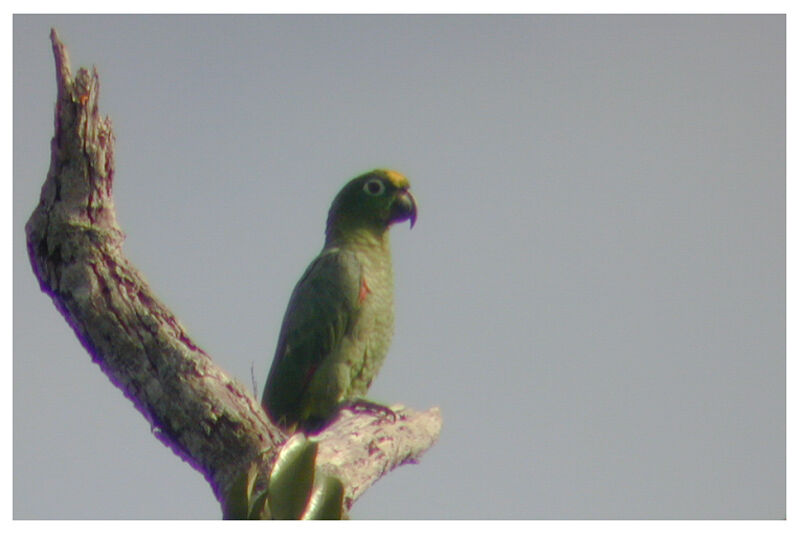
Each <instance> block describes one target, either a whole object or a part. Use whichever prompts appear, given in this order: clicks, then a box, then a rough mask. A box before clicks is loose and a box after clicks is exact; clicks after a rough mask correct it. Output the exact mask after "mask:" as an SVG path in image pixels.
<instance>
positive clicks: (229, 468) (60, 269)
mask: <svg viewBox="0 0 800 534" xmlns="http://www.w3.org/2000/svg"><path fill="white" fill-rule="evenodd" d="M50 37H51V41H52V45H53V53H54V55H55V63H56V80H57V85H58V99H57V102H56V109H55V133H54V136H53V140H52V146H51V161H50V170H49V172H48V174H47V178H46V180H45V182H44V185H43V186H42V192H41V197H40V201H39V204H38V206H37V207H36V209H35V210H34V212H33V214H32V215H31V217H30V219H29V220H28V223H27V225H26V228H25V231H26V236H27V245H28V253H29V256H30V260H31V264H32V266H33V270H34V273H35V275H36V277H37V278H38V280H39V283H40V285H41V288H42V290H43V291H44V292H45V293H47V294H48V295H50V297H51V298H52V300H53V303H54V304H55V306H56V307H57V308H58V310H59V311H60V312H61V313H62V314H63V316H64V318H65V319H66V321H67V322H68V323H69V325H70V326H71V327H72V328H73V330H74V331H75V334H76V335H77V336H78V339H79V340H80V341H81V343H82V344H83V346H84V347H85V348H86V350H87V351H88V352H89V354H90V355H91V356H92V359H93V360H94V361H95V362H96V363H97V364H98V365H99V366H100V368H101V369H102V370H103V372H104V373H105V374H106V375H108V377H109V378H110V379H111V381H112V382H113V383H114V384H115V385H116V386H117V387H119V388H120V389H121V390H122V392H123V393H124V394H125V395H126V396H127V397H128V398H129V399H131V401H133V403H134V405H135V406H136V408H137V409H138V410H139V411H140V412H141V413H142V414H143V415H144V416H145V417H146V418H147V420H148V421H149V422H150V424H151V425H152V427H153V430H154V433H155V434H156V436H158V438H159V439H160V440H161V441H162V442H164V443H165V444H166V445H168V446H169V447H171V448H172V450H173V451H175V453H176V454H178V455H179V456H180V457H181V458H183V459H184V460H186V461H187V462H189V463H190V464H191V465H193V466H194V467H195V468H196V469H198V470H199V471H200V472H202V473H203V474H204V475H205V477H206V479H207V480H208V481H209V483H210V484H211V486H212V489H213V491H214V494H215V495H216V497H217V499H218V500H220V501H222V499H223V497H224V495H225V494H226V492H227V489H228V488H229V487H230V485H231V483H232V482H233V480H234V479H235V478H236V476H237V475H238V474H239V473H241V472H242V471H244V470H246V469H247V468H248V466H250V465H251V464H252V463H253V462H258V463H259V464H260V466H261V469H262V471H263V472H264V473H268V472H269V468H270V466H271V463H272V461H273V459H274V457H275V455H276V453H277V450H278V449H279V448H280V446H281V444H282V443H283V442H284V441H285V440H286V436H284V435H283V433H282V432H281V431H280V430H279V429H277V428H276V427H275V426H273V425H272V424H271V423H270V421H269V420H268V418H267V416H266V415H265V413H264V411H263V410H262V409H261V406H260V405H259V403H258V402H257V401H256V400H255V399H254V398H253V397H252V395H250V393H249V392H248V391H247V388H246V387H244V386H243V385H241V384H240V383H239V382H237V381H236V380H234V379H232V378H231V377H229V376H228V375H227V374H226V373H225V372H224V371H223V370H222V369H220V368H219V367H218V366H217V365H216V364H215V363H214V362H213V361H212V359H211V357H210V356H209V355H208V354H207V353H206V352H205V351H203V349H201V348H200V347H198V346H197V344H196V343H194V342H193V341H192V339H191V337H190V336H189V334H188V333H187V332H186V329H185V328H184V327H183V326H182V325H181V323H180V322H179V321H178V319H177V318H176V317H175V316H174V315H173V314H172V312H170V311H169V309H167V307H166V306H165V305H164V304H162V302H161V300H160V299H159V298H158V297H157V296H156V295H155V294H153V292H152V290H151V289H150V287H149V286H148V284H147V282H145V280H144V278H143V276H142V275H141V274H140V273H139V272H138V271H137V270H136V269H135V268H134V267H133V265H131V263H130V262H129V261H128V259H127V258H126V257H125V256H124V255H123V254H122V242H123V239H124V234H123V232H122V230H121V229H120V228H119V225H118V224H117V220H116V213H115V208H114V201H113V197H112V184H113V179H114V133H113V131H112V128H111V121H110V120H109V119H108V118H103V117H101V116H100V113H99V110H98V94H99V79H98V75H97V71H96V70H94V69H93V70H92V72H89V71H87V70H86V69H80V70H79V71H78V73H77V74H76V75H75V76H74V77H73V75H72V72H71V69H70V65H69V58H68V56H67V51H66V48H65V47H64V45H63V44H62V43H61V41H60V40H59V38H58V36H57V35H56V33H55V31H52V32H51V36H50ZM399 415H400V417H399V418H398V420H397V421H396V422H394V423H393V422H391V421H390V420H384V421H376V420H375V419H374V417H372V416H370V415H369V414H359V415H346V416H345V417H342V418H341V419H340V420H339V421H338V422H337V423H335V424H334V425H332V427H331V428H329V429H328V430H326V431H325V432H324V433H323V434H322V435H321V436H320V438H321V439H322V443H321V444H320V451H319V455H318V464H319V466H320V467H321V468H322V469H324V470H326V471H329V472H332V473H334V474H336V475H337V476H339V477H340V478H341V479H342V481H343V482H344V484H345V488H346V490H345V495H346V500H345V502H346V504H347V506H348V508H349V507H350V506H352V503H353V502H354V501H355V499H357V498H358V497H359V496H360V495H361V494H362V493H363V492H364V491H365V490H366V489H367V488H368V487H369V486H370V485H371V484H373V483H374V482H375V481H376V480H377V479H378V478H380V477H381V476H382V475H383V474H385V473H386V472H388V471H390V470H391V469H393V468H394V467H396V466H398V465H401V464H402V463H406V462H409V461H415V460H416V459H417V458H418V457H419V456H420V455H421V454H422V453H423V452H424V451H425V450H427V449H428V448H430V447H431V446H432V445H433V443H434V442H435V441H436V439H437V437H438V434H439V431H440V428H441V417H440V415H439V411H438V409H436V408H433V409H431V410H428V411H427V412H420V413H417V412H413V411H410V410H403V411H400V414H399Z"/></svg>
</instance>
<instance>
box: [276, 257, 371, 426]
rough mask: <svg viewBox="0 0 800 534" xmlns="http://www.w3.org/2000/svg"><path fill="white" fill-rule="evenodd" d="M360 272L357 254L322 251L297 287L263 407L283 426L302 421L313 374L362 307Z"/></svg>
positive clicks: (349, 327) (287, 315)
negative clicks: (306, 394)
mask: <svg viewBox="0 0 800 534" xmlns="http://www.w3.org/2000/svg"><path fill="white" fill-rule="evenodd" d="M361 280H362V270H361V265H360V263H359V262H358V260H357V258H356V257H355V254H353V253H352V252H349V251H344V250H341V249H336V248H334V249H329V250H325V251H323V252H322V253H321V254H320V255H319V256H318V257H317V258H316V259H315V260H314V261H313V262H312V263H311V265H309V266H308V268H307V269H306V272H305V273H304V274H303V276H302V278H301V279H300V281H299V282H298V283H297V286H295V289H294V291H293V292H292V296H291V298H290V299H289V305H288V307H287V310H286V315H285V316H284V319H283V325H282V326H281V332H280V335H279V337H278V347H277V349H276V352H275V358H274V360H273V362H272V368H271V369H270V373H269V377H268V378H267V385H266V388H265V389H264V398H263V401H262V402H263V404H264V405H265V407H267V409H268V411H269V412H270V414H271V415H272V416H273V418H274V419H278V420H280V419H282V420H284V421H285V422H286V423H291V422H294V421H297V420H298V419H299V418H301V417H302V416H303V414H301V413H300V410H301V408H302V405H301V400H302V398H303V395H304V394H305V392H306V390H307V388H308V386H309V383H310V382H311V378H312V377H313V376H314V372H315V371H316V369H317V368H318V367H319V365H320V364H321V363H322V362H323V360H324V359H325V358H326V357H327V356H328V355H330V354H331V352H333V351H334V350H336V348H337V347H338V346H339V344H340V343H341V341H342V339H343V338H344V337H345V336H346V335H347V334H348V333H349V332H350V330H351V328H352V325H353V324H354V322H355V319H356V315H357V313H358V311H359V308H360V303H359V292H360V290H361Z"/></svg>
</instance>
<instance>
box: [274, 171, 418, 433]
mask: <svg viewBox="0 0 800 534" xmlns="http://www.w3.org/2000/svg"><path fill="white" fill-rule="evenodd" d="M408 188H409V183H408V180H407V179H406V178H405V177H404V176H402V175H401V174H399V173H397V172H394V171H388V170H380V169H379V170H374V171H372V172H369V173H366V174H364V175H361V176H359V177H357V178H354V179H353V180H351V181H350V182H349V183H347V184H346V185H345V186H344V188H342V190H341V191H340V192H339V194H338V195H337V196H336V198H335V199H334V201H333V203H332V205H331V209H330V212H329V214H328V224H327V228H326V232H325V236H326V237H325V246H324V247H323V249H322V252H320V254H319V256H317V257H316V258H315V259H314V261H312V262H311V264H310V265H309V266H308V268H307V269H306V272H305V273H304V274H303V276H302V278H301V279H300V281H299V282H298V283H297V286H295V288H294V292H293V293H292V296H291V298H290V300H289V305H288V307H287V309H286V314H285V316H284V319H283V325H282V326H281V331H280V335H279V337H278V346H277V349H276V351H275V357H274V359H273V362H272V368H271V369H270V372H269V376H268V377H267V383H266V386H265V388H264V395H263V397H262V401H261V403H262V404H263V406H264V408H265V409H266V411H267V413H268V414H269V415H270V417H271V418H272V420H273V421H274V422H275V423H276V424H278V425H279V426H281V427H283V428H284V429H288V430H294V429H295V428H297V427H299V428H301V429H304V430H318V429H319V428H320V427H321V426H322V425H324V423H325V422H326V421H328V420H329V419H330V418H331V417H332V416H333V415H335V413H336V412H337V409H338V408H339V407H340V406H342V405H346V404H348V403H351V402H353V401H356V400H358V399H360V398H362V397H363V396H364V395H365V394H366V392H367V389H368V388H369V386H370V384H371V383H372V380H373V379H374V378H375V376H376V375H377V373H378V370H379V369H380V366H381V364H382V363H383V361H384V359H385V358H386V353H387V352H388V350H389V345H390V343H391V339H392V334H393V330H394V303H393V293H394V290H393V286H394V282H393V276H392V260H391V253H390V248H389V233H388V230H389V227H390V226H391V225H392V224H393V223H395V222H400V221H404V220H409V219H410V220H411V225H412V226H413V224H414V221H415V220H416V215H417V209H416V203H415V201H414V197H413V196H411V193H410V192H409V191H408Z"/></svg>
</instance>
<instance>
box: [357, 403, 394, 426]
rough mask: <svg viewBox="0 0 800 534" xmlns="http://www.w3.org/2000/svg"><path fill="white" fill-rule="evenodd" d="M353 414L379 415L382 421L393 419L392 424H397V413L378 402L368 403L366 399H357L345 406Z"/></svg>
mask: <svg viewBox="0 0 800 534" xmlns="http://www.w3.org/2000/svg"><path fill="white" fill-rule="evenodd" d="M345 407H346V408H348V409H349V410H350V411H352V412H353V413H359V412H365V413H373V414H375V413H377V414H380V419H381V420H382V419H387V418H391V419H392V423H395V422H397V413H396V412H395V411H394V410H392V409H391V408H389V407H388V406H384V405H383V404H378V403H377V402H372V401H368V400H366V399H355V400H353V401H350V402H348V403H347V404H346V405H345Z"/></svg>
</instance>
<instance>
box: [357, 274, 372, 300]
mask: <svg viewBox="0 0 800 534" xmlns="http://www.w3.org/2000/svg"><path fill="white" fill-rule="evenodd" d="M370 293H372V290H370V288H369V286H368V285H367V279H366V278H364V277H363V276H362V277H361V289H359V290H358V303H359V304H362V303H363V302H364V300H365V299H366V298H367V295H369V294H370Z"/></svg>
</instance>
